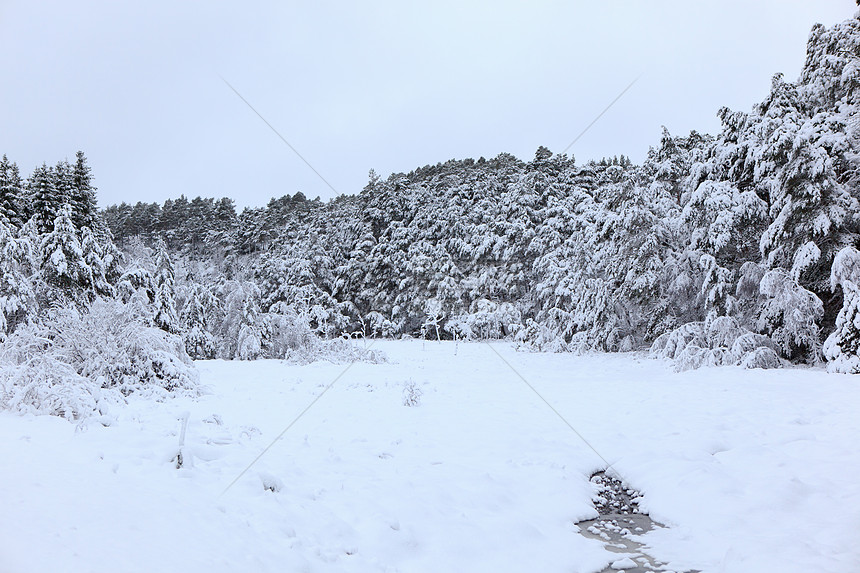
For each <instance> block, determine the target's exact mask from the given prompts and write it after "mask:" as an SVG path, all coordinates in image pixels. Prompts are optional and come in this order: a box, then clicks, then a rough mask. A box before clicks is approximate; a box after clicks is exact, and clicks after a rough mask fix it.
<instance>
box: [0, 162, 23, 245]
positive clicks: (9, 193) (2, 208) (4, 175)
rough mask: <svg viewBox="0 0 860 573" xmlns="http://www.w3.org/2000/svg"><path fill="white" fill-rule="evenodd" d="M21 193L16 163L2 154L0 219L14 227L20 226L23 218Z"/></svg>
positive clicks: (0, 165) (0, 163) (0, 164)
mask: <svg viewBox="0 0 860 573" xmlns="http://www.w3.org/2000/svg"><path fill="white" fill-rule="evenodd" d="M22 193H23V189H22V183H21V175H20V173H19V171H18V165H16V164H15V163H14V162H11V161H9V159H8V158H7V157H6V155H3V158H2V159H0V219H2V220H5V221H6V223H7V224H8V225H11V226H12V227H15V228H18V227H20V226H21V225H22V224H23V223H24V220H25V218H24V217H22V215H23V213H21V208H22V204H21V194H22Z"/></svg>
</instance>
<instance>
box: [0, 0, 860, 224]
mask: <svg viewBox="0 0 860 573" xmlns="http://www.w3.org/2000/svg"><path fill="white" fill-rule="evenodd" d="M855 11H856V6H855V3H854V1H853V0H815V1H814V2H810V1H809V0H745V1H739V0H721V1H719V2H717V1H698V0H696V1H690V0H687V1H681V0H677V1H669V0H651V1H648V2H645V1H636V0H608V1H595V0H592V1H589V2H585V1H579V0H576V1H571V0H569V1H549V0H540V1H530V2H524V1H520V2H510V1H504V0H496V1H494V2H483V1H481V2H477V1H476V2H466V1H463V0H460V1H448V0H443V1H437V2H434V3H432V4H431V3H421V4H418V3H414V2H406V1H400V2H394V1H391V2H389V1H367V2H362V3H357V2H356V3H351V2H350V3H346V2H341V3H335V2H327V1H313V2H312V1H304V2H297V1H290V2H265V3H264V2H254V1H247V2H241V3H239V2H235V3H233V2H222V1H220V0H219V1H197V2H182V3H180V2H175V1H164V0H148V1H147V2H112V1H111V2H108V1H105V2H97V1H91V0H85V1H81V2H67V1H65V2H64V1H59V0H52V1H45V2H33V1H18V0H12V1H10V0H0V73H2V78H3V79H2V84H0V85H2V88H0V154H2V153H6V154H7V155H8V156H9V158H10V159H12V160H14V161H17V162H18V164H19V166H20V167H21V170H22V172H24V173H25V174H29V173H30V172H31V171H32V169H33V168H34V167H35V166H36V165H37V164H41V162H42V161H47V162H48V163H49V164H52V163H55V162H56V161H58V160H60V159H63V158H70V159H73V158H74V154H75V151H77V150H78V149H82V150H83V151H84V152H85V153H86V154H87V157H88V158H89V160H90V163H91V165H92V166H93V169H94V172H95V177H96V185H97V186H98V187H99V203H100V204H101V205H102V206H105V205H108V204H111V203H119V202H121V201H126V202H130V203H134V202H137V201H147V202H152V201H158V202H162V201H164V200H165V199H167V198H172V197H178V196H179V195H180V194H182V193H184V194H185V195H186V196H188V197H189V198H191V197H195V196H197V195H202V196H204V197H205V196H215V197H222V196H229V197H232V198H233V199H235V200H236V202H237V205H238V206H240V207H244V206H257V205H263V204H265V203H266V202H267V201H268V200H269V199H270V198H271V197H279V196H281V195H284V194H286V193H289V194H292V193H295V192H296V191H302V192H303V193H304V194H305V195H307V196H308V197H311V198H312V197H316V196H318V195H319V196H321V197H322V198H323V199H327V198H329V197H331V196H333V193H332V191H331V190H330V189H329V188H328V187H327V186H326V185H325V183H323V182H322V181H321V180H320V179H318V178H317V176H316V175H315V174H314V173H313V171H311V170H310V169H309V168H308V167H307V166H306V165H305V164H304V163H303V162H302V161H301V160H300V159H299V158H298V157H296V156H295V155H294V154H293V152H292V151H290V149H289V148H288V147H287V146H286V145H284V143H283V142H282V141H280V140H279V139H278V138H277V136H276V135H275V134H274V133H272V132H271V131H270V130H269V128H268V127H266V125H265V124H264V123H263V122H262V121H261V120H260V119H259V118H258V117H257V116H255V115H254V113H253V112H252V111H251V110H250V109H248V107H247V106H246V105H245V104H244V103H242V101H241V100H240V99H239V98H238V97H237V96H236V95H235V94H234V93H233V92H232V91H230V89H229V88H228V87H227V86H226V85H225V84H224V83H223V82H222V81H221V79H220V78H219V74H220V75H221V76H223V77H224V78H225V79H227V80H228V81H229V82H230V83H231V84H232V85H233V86H234V87H235V88H236V89H237V90H238V91H239V92H240V93H242V95H243V96H244V97H245V98H246V99H247V100H248V101H249V102H250V103H251V104H252V105H253V106H254V107H255V108H256V109H257V111H259V112H260V113H261V114H262V115H263V116H264V117H265V118H266V119H267V120H268V121H269V122H270V123H271V124H272V125H274V126H275V127H276V128H277V129H278V131H279V132H280V133H281V134H282V135H283V136H284V138H286V140H287V141H289V142H290V143H291V144H292V145H293V146H294V147H295V148H296V149H298V150H299V151H300V152H301V153H302V155H303V156H304V157H305V158H306V159H307V160H308V161H309V162H310V163H311V164H312V165H313V166H314V167H315V168H316V169H317V171H319V172H320V173H321V174H322V175H323V176H324V177H325V178H326V179H327V180H328V181H329V182H330V183H331V184H332V185H333V186H334V188H335V189H337V191H338V192H339V193H355V192H357V191H359V190H360V189H361V188H362V187H363V186H364V185H365V183H366V182H367V172H368V170H369V169H371V168H373V169H375V170H376V171H377V172H379V173H380V174H381V175H383V176H387V175H388V174H389V173H391V172H394V171H409V170H411V169H413V168H415V167H419V166H423V165H426V164H434V163H437V162H439V161H445V160H447V159H451V158H464V157H474V158H478V157H480V156H484V157H488V158H489V157H492V156H495V155H497V154H498V153H500V152H503V151H504V152H509V153H513V154H514V155H516V156H518V157H520V158H522V159H530V158H531V157H533V155H534V151H535V149H537V147H538V146H539V145H545V146H547V147H549V148H550V149H551V150H552V151H555V152H560V151H562V150H563V149H564V148H565V147H566V146H567V145H568V143H570V141H571V140H572V139H573V138H574V137H575V136H576V135H577V134H578V133H579V132H580V131H582V129H583V128H584V127H585V126H586V125H588V123H589V122H591V121H592V120H593V119H594V117H595V116H596V115H597V114H598V113H600V111H601V110H602V109H603V108H604V107H605V106H606V105H607V104H609V102H610V101H612V99H613V98H615V96H616V95H618V93H619V92H620V91H621V90H622V89H624V87H625V86H626V85H627V84H629V83H630V82H631V81H632V80H633V79H634V78H636V77H637V76H639V75H640V74H641V79H640V80H639V81H638V82H637V83H636V85H635V86H633V88H631V90H630V91H629V92H628V93H627V94H626V95H625V96H624V97H623V98H622V99H621V100H620V101H619V102H618V103H617V104H616V105H615V106H614V107H613V108H612V109H611V110H610V111H609V112H608V113H607V114H606V115H605V116H604V117H603V118H602V119H601V120H600V121H599V122H598V123H597V124H596V125H595V126H594V127H593V128H592V129H591V130H590V131H589V132H588V133H587V134H586V135H585V136H584V137H583V138H582V139H581V140H580V141H579V142H578V143H577V144H576V145H575V146H574V147H573V148H572V149H571V151H570V153H573V154H574V155H575V156H576V158H577V161H578V162H580V163H582V162H584V161H585V160H588V159H592V158H600V157H603V156H607V155H616V154H626V155H629V156H630V157H631V158H632V159H633V160H634V161H641V160H642V159H643V158H644V156H645V154H646V153H647V151H648V147H649V146H651V145H655V144H656V143H657V142H658V141H659V136H660V126H661V125H665V126H666V127H668V128H669V130H670V131H671V132H672V133H673V134H677V135H681V134H684V133H686V132H688V131H689V130H691V129H696V130H699V131H703V132H709V133H716V132H717V131H718V130H719V122H718V120H717V118H716V112H717V110H718V109H719V107H721V106H723V105H726V106H729V107H731V108H733V109H740V110H749V109H750V108H751V106H752V105H753V104H754V103H756V102H758V101H760V100H761V99H762V98H763V97H764V95H765V94H766V93H767V90H768V87H769V85H770V79H771V77H772V76H773V74H774V73H776V72H783V73H785V75H786V77H787V78H788V79H791V80H793V79H795V78H796V77H797V76H798V74H799V72H800V68H801V65H802V63H803V60H804V55H805V46H806V39H807V37H808V33H809V30H810V28H811V26H812V24H814V23H815V22H821V23H823V24H825V25H828V26H829V25H832V24H834V23H836V22H839V21H841V20H844V19H847V18H850V17H852V16H853V15H854V14H855Z"/></svg>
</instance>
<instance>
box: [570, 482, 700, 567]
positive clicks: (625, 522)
mask: <svg viewBox="0 0 860 573" xmlns="http://www.w3.org/2000/svg"><path fill="white" fill-rule="evenodd" d="M591 483H593V484H594V486H595V489H596V493H595V496H594V498H593V500H592V501H593V502H594V507H595V509H597V512H598V513H599V514H600V516H599V517H598V518H597V519H589V520H586V521H580V522H579V523H577V525H578V526H579V529H580V533H581V534H582V535H584V536H585V537H588V538H590V539H597V540H598V541H602V542H603V546H604V548H605V549H606V550H607V551H609V552H611V553H615V554H617V559H615V560H613V561H612V562H611V564H610V565H609V567H607V568H605V569H603V570H602V571H601V572H600V573H613V572H617V571H626V572H627V573H652V572H655V571H662V572H665V573H669V572H671V571H673V570H671V569H668V568H667V566H666V564H665V563H663V562H661V561H658V560H657V559H654V558H653V557H651V556H650V555H648V553H646V547H645V545H644V544H643V543H641V542H640V541H638V538H639V536H640V535H643V534H645V533H648V532H649V531H651V530H653V529H655V528H658V527H665V526H664V525H661V524H659V523H657V522H656V521H654V520H652V519H651V518H650V517H649V516H648V515H647V514H645V513H642V512H641V511H640V510H639V503H638V500H639V499H641V497H642V494H641V493H639V492H638V491H636V490H633V489H630V488H628V487H627V486H626V485H625V484H624V483H623V482H622V481H620V480H618V479H616V478H614V477H612V476H610V475H607V474H606V472H597V473H596V474H594V475H593V476H591ZM685 573H697V572H695V571H688V572H685Z"/></svg>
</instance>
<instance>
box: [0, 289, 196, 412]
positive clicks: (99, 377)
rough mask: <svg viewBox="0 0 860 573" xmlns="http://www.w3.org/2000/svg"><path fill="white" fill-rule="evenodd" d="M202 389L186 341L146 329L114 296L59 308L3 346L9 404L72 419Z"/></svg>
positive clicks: (1, 398) (0, 380)
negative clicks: (137, 399)
mask: <svg viewBox="0 0 860 573" xmlns="http://www.w3.org/2000/svg"><path fill="white" fill-rule="evenodd" d="M198 387H199V375H198V373H197V370H196V369H195V367H194V364H193V363H192V362H191V359H190V358H188V355H187V354H186V353H185V348H184V344H183V342H182V339H180V338H179V337H178V336H174V335H171V334H168V333H166V332H164V331H163V330H159V329H157V328H152V327H147V326H145V325H144V324H143V323H142V322H140V321H139V320H138V317H136V316H135V314H134V312H133V310H132V309H131V308H130V307H129V306H127V305H125V304H123V303H121V302H118V301H115V300H104V299H98V300H96V301H95V302H94V303H93V304H92V305H91V306H90V307H89V308H88V309H87V310H86V311H85V312H82V311H78V310H76V309H75V308H73V307H70V308H59V309H56V310H52V311H50V312H49V314H48V315H47V316H46V317H45V318H43V319H41V320H39V321H38V322H35V323H32V324H29V325H25V326H22V327H20V328H18V329H17V330H16V331H15V332H14V333H13V334H12V335H11V336H10V337H9V338H8V339H7V340H6V341H5V342H4V343H3V345H2V347H0V404H2V409H8V410H14V411H17V412H32V413H38V414H51V415H56V416H62V417H65V418H68V419H70V420H73V419H79V418H82V417H85V416H88V415H91V414H94V413H102V414H103V413H105V412H106V411H107V410H108V409H109V408H110V406H111V404H118V403H121V402H123V401H124V399H125V397H127V396H129V395H131V394H134V393H138V394H140V393H143V394H146V395H148V396H151V397H154V398H156V399H163V398H165V397H167V396H168V395H171V394H190V395H196V394H197V393H198Z"/></svg>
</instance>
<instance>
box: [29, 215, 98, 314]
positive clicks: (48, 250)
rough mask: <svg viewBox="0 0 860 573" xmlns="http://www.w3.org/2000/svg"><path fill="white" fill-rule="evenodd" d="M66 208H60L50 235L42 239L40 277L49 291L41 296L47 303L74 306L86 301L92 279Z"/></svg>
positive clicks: (47, 234) (43, 236)
mask: <svg viewBox="0 0 860 573" xmlns="http://www.w3.org/2000/svg"><path fill="white" fill-rule="evenodd" d="M71 217H72V209H71V207H70V206H69V205H64V206H63V207H61V208H60V214H59V215H58V216H57V217H56V218H55V219H54V222H53V224H52V225H51V231H50V232H48V233H45V234H43V235H41V242H40V248H39V252H40V254H41V256H40V259H41V273H40V274H41V277H42V280H43V281H44V283H45V285H47V287H48V290H47V292H46V293H44V296H45V298H46V301H45V302H47V303H53V302H74V303H77V304H84V303H86V301H87V300H88V298H89V297H88V295H87V293H88V292H89V291H90V289H91V286H92V283H93V277H92V271H91V270H90V268H89V267H88V266H87V263H86V261H85V260H84V251H83V248H82V247H81V242H80V240H79V239H78V232H77V229H76V228H75V225H74V223H72V218H71Z"/></svg>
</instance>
